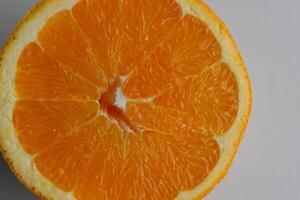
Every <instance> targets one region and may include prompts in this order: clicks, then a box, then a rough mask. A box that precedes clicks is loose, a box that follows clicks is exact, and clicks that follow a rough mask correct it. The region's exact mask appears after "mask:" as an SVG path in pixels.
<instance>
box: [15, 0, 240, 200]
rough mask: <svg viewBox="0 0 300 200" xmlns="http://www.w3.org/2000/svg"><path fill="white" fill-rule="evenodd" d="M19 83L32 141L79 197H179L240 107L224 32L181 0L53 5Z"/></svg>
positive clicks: (24, 125) (210, 158) (45, 168)
mask: <svg viewBox="0 0 300 200" xmlns="http://www.w3.org/2000/svg"><path fill="white" fill-rule="evenodd" d="M121 76H122V77H126V80H125V81H124V82H121V81H120V80H121ZM117 87H120V88H122V92H123V93H124V95H125V96H126V98H127V99H128V102H127V104H126V108H125V109H123V110H122V109H121V108H120V107H118V106H116V105H115V101H116V98H117V97H116V95H115V91H116V88H117ZM15 90H16V95H17V98H18V101H17V103H16V105H15V109H14V117H13V119H14V126H15V129H16V130H17V133H18V138H19V140H20V142H21V144H22V146H23V148H24V149H25V150H26V152H27V153H28V154H30V155H33V156H35V157H34V161H35V164H36V166H37V168H38V169H39V171H40V173H41V174H42V175H43V176H44V177H46V178H47V179H49V180H50V181H51V182H52V183H53V184H54V185H56V186H57V187H58V188H60V189H61V190H63V191H66V192H73V194H74V195H75V197H76V198H77V199H80V200H81V199H82V200H92V199H95V200H96V199H97V200H98V199H132V200H133V199H141V200H142V199H153V200H154V199H172V198H174V197H176V196H177V194H178V192H180V191H183V190H190V189H192V188H194V187H195V186H197V185H199V184H200V183H201V182H202V181H203V180H204V179H205V178H206V177H207V175H208V174H209V172H210V171H211V170H212V169H213V167H214V166H215V165H216V163H217V162H218V159H219V156H220V153H221V152H220V151H221V150H220V147H219V145H218V143H217V141H216V140H215V139H214V136H217V135H222V134H226V131H227V130H228V129H229V128H230V127H231V126H232V124H233V122H234V119H235V117H236V115H237V109H238V87H237V83H236V80H235V77H234V75H233V73H232V72H231V71H230V69H229V67H228V66H227V64H226V63H222V57H221V50H220V46H219V44H218V42H217V40H216V39H215V38H214V36H213V34H212V33H211V32H210V31H209V29H208V28H207V27H206V25H205V24H203V23H202V22H201V21H199V20H198V19H196V18H194V17H192V16H189V15H182V13H181V9H180V7H179V6H178V4H177V3H176V2H175V1H174V0H161V1H153V0H145V1H138V0H125V1H121V0H81V1H79V2H78V3H77V4H76V5H75V6H74V7H73V8H72V9H71V10H63V11H61V12H59V13H57V14H55V15H54V16H52V17H51V18H50V19H49V20H48V21H47V23H46V24H45V26H44V27H43V29H42V30H41V31H40V32H39V34H38V38H37V41H36V42H32V43H30V44H28V45H27V46H26V47H25V48H24V50H23V52H22V53H21V55H20V57H19V61H18V66H17V73H16V79H15ZM128 128H129V129H128Z"/></svg>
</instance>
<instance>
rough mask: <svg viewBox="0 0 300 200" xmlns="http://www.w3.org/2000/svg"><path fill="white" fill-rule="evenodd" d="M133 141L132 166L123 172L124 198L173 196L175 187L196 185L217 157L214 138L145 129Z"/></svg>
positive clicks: (175, 193)
mask: <svg viewBox="0 0 300 200" xmlns="http://www.w3.org/2000/svg"><path fill="white" fill-rule="evenodd" d="M137 142H138V144H137V147H136V151H135V152H136V156H135V157H132V159H131V160H130V162H129V166H132V170H131V171H128V172H127V173H126V174H125V175H124V183H125V184H124V185H125V186H124V187H125V188H123V191H120V197H124V196H129V198H128V199H151V200H156V199H174V198H175V197H176V196H177V194H178V191H182V190H187V189H190V188H193V187H195V186H196V185H198V184H199V182H201V181H202V180H203V179H204V178H205V177H206V176H207V174H208V173H209V171H210V170H211V169H212V168H213V167H214V166H215V164H216V162H217V160H218V158H219V151H218V144H217V143H216V141H214V140H213V139H211V138H205V137H201V136H200V137H197V138H196V137H194V138H193V139H192V138H188V137H178V136H175V135H165V134H161V133H158V132H152V131H145V132H143V133H142V135H141V136H140V140H138V141H137ZM128 193H129V195H128ZM117 194H118V193H117ZM126 199H127V198H126Z"/></svg>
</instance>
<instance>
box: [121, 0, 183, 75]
mask: <svg viewBox="0 0 300 200" xmlns="http://www.w3.org/2000/svg"><path fill="white" fill-rule="evenodd" d="M120 2H122V7H121V19H122V25H121V27H122V29H121V31H122V36H121V37H122V38H121V46H120V55H121V63H120V65H119V71H120V73H121V74H122V75H127V74H128V73H129V72H130V71H131V70H132V69H133V68H135V67H137V64H138V63H140V62H142V61H143V60H144V59H145V57H147V56H149V54H151V52H152V51H153V50H155V48H156V47H158V46H159V45H161V43H162V42H163V41H164V40H165V39H166V38H167V37H169V35H170V34H171V31H172V30H173V29H176V26H175V25H176V23H178V21H179V20H180V18H181V16H182V14H181V9H180V7H179V5H178V4H177V3H176V2H175V1H174V0H163V1H153V0H144V1H140V0H126V1H120Z"/></svg>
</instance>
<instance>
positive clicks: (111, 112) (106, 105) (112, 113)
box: [99, 79, 137, 132]
mask: <svg viewBox="0 0 300 200" xmlns="http://www.w3.org/2000/svg"><path fill="white" fill-rule="evenodd" d="M120 85H121V81H120V80H119V79H115V80H114V81H113V82H112V83H110V84H109V86H108V88H107V90H106V91H105V92H104V93H102V94H101V97H100V99H99V104H100V108H101V110H103V111H104V112H105V113H106V114H107V115H108V116H109V117H110V118H111V119H114V120H116V121H117V123H118V124H119V126H120V127H121V128H122V129H123V130H125V131H126V132H132V131H133V132H136V131H137V130H136V128H135V127H134V126H133V125H132V124H131V122H130V120H129V118H128V117H127V116H126V114H125V110H126V103H127V101H126V97H125V96H124V95H123V92H122V89H121V87H120Z"/></svg>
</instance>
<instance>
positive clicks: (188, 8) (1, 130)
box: [0, 0, 250, 200]
mask: <svg viewBox="0 0 300 200" xmlns="http://www.w3.org/2000/svg"><path fill="white" fill-rule="evenodd" d="M76 2H78V1H77V0H60V1H56V0H49V1H48V2H46V3H45V5H43V7H42V8H41V9H40V10H39V12H36V13H35V14H34V16H32V17H31V19H30V20H29V21H27V22H25V23H24V24H22V25H21V28H20V29H19V31H18V32H17V33H16V35H15V39H14V40H13V41H12V42H11V43H10V45H9V46H8V47H7V48H6V49H5V50H4V54H3V56H2V57H3V58H4V59H3V60H2V61H1V63H0V81H1V83H0V86H1V88H0V90H1V92H0V146H1V148H2V150H3V152H4V153H5V155H7V157H9V158H10V160H11V161H12V164H13V166H14V167H15V170H16V172H17V173H18V174H19V175H20V176H21V177H22V179H23V181H24V182H25V183H26V184H27V185H28V186H29V187H35V189H36V190H37V191H39V192H41V194H42V195H43V196H46V197H48V198H51V199H59V200H64V199H66V200H69V199H75V198H74V196H73V194H72V193H66V192H63V191H61V190H59V189H58V188H56V187H55V186H54V185H53V184H52V183H51V182H50V181H49V180H47V179H46V178H44V177H43V176H42V175H41V174H40V173H39V171H38V170H37V168H36V167H35V165H34V162H33V158H32V156H31V155H29V154H27V153H26V152H25V151H24V149H23V148H22V146H21V144H20V142H19V140H18V138H17V136H16V134H15V130H14V127H13V123H12V120H13V119H12V114H13V109H14V106H15V102H16V95H15V94H14V82H13V81H14V76H15V72H16V63H17V60H18V58H19V56H20V53H21V51H22V49H23V48H24V47H25V46H26V45H27V44H28V43H29V42H32V41H35V40H36V37H37V34H38V32H39V30H40V29H41V28H42V27H43V25H44V23H45V22H46V21H47V19H49V18H50V17H51V16H52V15H53V14H55V13H57V12H59V11H61V10H63V9H70V8H71V7H72V6H73V5H74V4H75V3H76ZM177 2H178V3H179V4H180V6H181V7H182V10H183V11H184V13H185V14H191V15H193V16H195V17H198V18H199V19H200V20H202V21H203V22H205V23H206V24H207V25H208V27H209V28H210V30H211V31H212V32H213V33H214V35H215V37H216V38H217V40H218V41H219V43H220V46H221V49H222V57H223V62H225V63H227V64H228V66H230V68H231V70H232V72H233V73H234V75H235V76H236V77H241V78H240V79H237V83H238V88H239V110H238V114H237V118H236V119H238V120H235V122H234V124H233V125H232V128H231V129H230V130H229V131H228V132H227V133H226V134H224V135H223V136H218V137H217V138H216V139H217V141H218V142H219V144H220V148H221V156H220V159H219V161H218V163H217V165H216V167H215V168H214V169H213V170H212V171H211V173H210V174H209V176H208V177H207V178H206V179H205V180H204V181H203V182H202V183H201V184H200V185H199V186H197V187H195V188H194V189H193V190H191V191H182V192H180V193H179V195H178V196H177V198H176V199H187V200H188V199H192V198H193V197H195V196H197V195H199V194H200V193H201V192H203V190H205V189H206V186H207V185H209V184H211V183H212V181H214V180H215V178H216V177H219V176H221V174H222V173H223V171H224V170H223V169H224V168H225V166H226V165H228V163H230V159H231V157H232V156H231V155H232V154H233V153H234V151H233V148H234V146H235V144H236V143H238V142H239V137H238V135H237V133H239V132H240V129H241V124H242V123H244V121H245V120H246V119H245V116H246V114H247V113H248V112H249V107H250V106H249V98H250V97H249V93H248V90H249V88H248V87H249V85H248V82H245V81H244V79H243V78H246V74H245V72H244V71H243V70H242V67H243V64H242V61H241V60H239V59H238V55H239V52H238V50H237V49H236V48H235V47H234V46H233V45H232V41H231V39H230V38H229V36H228V35H227V34H223V31H224V30H222V29H221V28H220V27H221V26H220V24H217V23H216V22H215V21H214V19H212V17H211V14H210V13H208V12H207V11H206V10H205V9H203V8H202V7H201V6H199V5H198V4H195V3H194V1H193V0H177ZM150 100H151V99H150ZM150 100H149V101H150ZM127 102H128V100H127V99H126V97H125V96H124V95H123V94H122V91H121V89H119V90H118V89H117V91H116V101H115V105H117V106H118V107H119V108H121V109H124V110H125V108H126V103H127ZM223 147H226V148H223Z"/></svg>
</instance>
